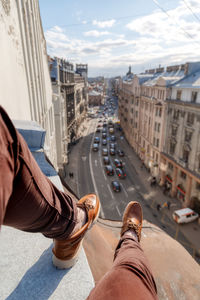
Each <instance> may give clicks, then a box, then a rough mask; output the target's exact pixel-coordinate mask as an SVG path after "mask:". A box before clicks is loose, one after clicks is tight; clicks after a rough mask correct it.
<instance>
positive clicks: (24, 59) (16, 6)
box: [0, 0, 57, 167]
mask: <svg viewBox="0 0 200 300" xmlns="http://www.w3.org/2000/svg"><path fill="white" fill-rule="evenodd" d="M0 11H1V16H0V32H1V34H0V38H1V40H0V43H1V47H0V57H1V70H2V72H1V74H0V104H1V105H2V106H3V107H4V108H5V109H6V110H7V112H8V114H9V115H10V117H11V118H12V119H18V120H34V121H37V122H38V123H39V124H40V125H41V126H42V127H43V128H44V129H45V130H46V142H45V151H46V153H47V155H48V156H49V158H50V160H51V161H52V163H53V164H54V165H55V167H56V166H57V162H56V143H55V124H54V117H53V116H54V113H53V105H52V89H51V82H50V76H49V70H48V63H47V54H46V42H45V38H44V34H43V29H42V25H41V19H40V12H39V5H38V1H34V0H29V1H25V0H22V1H14V0H10V1H9V0H8V1H3V0H0Z"/></svg>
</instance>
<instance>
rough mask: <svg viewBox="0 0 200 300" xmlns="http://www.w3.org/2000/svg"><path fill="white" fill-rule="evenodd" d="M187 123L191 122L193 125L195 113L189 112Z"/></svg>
mask: <svg viewBox="0 0 200 300" xmlns="http://www.w3.org/2000/svg"><path fill="white" fill-rule="evenodd" d="M187 123H188V124H189V125H193V123H194V114H193V113H190V112H189V113H188V115H187Z"/></svg>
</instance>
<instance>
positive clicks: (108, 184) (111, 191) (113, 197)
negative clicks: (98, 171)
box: [107, 184, 114, 199]
mask: <svg viewBox="0 0 200 300" xmlns="http://www.w3.org/2000/svg"><path fill="white" fill-rule="evenodd" d="M107 187H108V189H109V191H110V193H111V197H112V198H113V199H114V196H113V193H112V191H111V188H110V186H109V184H107Z"/></svg>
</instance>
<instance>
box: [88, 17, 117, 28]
mask: <svg viewBox="0 0 200 300" xmlns="http://www.w3.org/2000/svg"><path fill="white" fill-rule="evenodd" d="M115 22H116V21H115V20H114V19H112V20H108V21H97V20H93V21H92V24H93V25H96V26H97V27H99V28H105V27H112V26H113V25H114V24H115Z"/></svg>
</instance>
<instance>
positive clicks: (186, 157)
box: [183, 149, 190, 163]
mask: <svg viewBox="0 0 200 300" xmlns="http://www.w3.org/2000/svg"><path fill="white" fill-rule="evenodd" d="M189 154H190V152H189V151H188V150H187V149H183V161H184V162H186V163H187V162H188V160H189Z"/></svg>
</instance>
